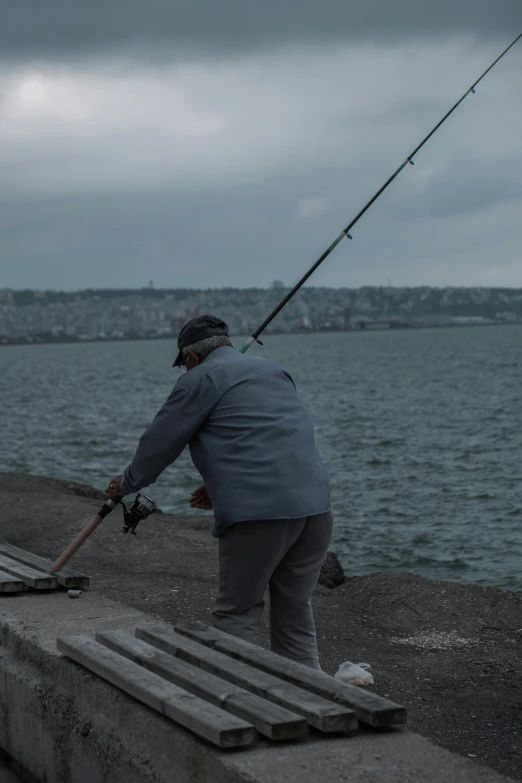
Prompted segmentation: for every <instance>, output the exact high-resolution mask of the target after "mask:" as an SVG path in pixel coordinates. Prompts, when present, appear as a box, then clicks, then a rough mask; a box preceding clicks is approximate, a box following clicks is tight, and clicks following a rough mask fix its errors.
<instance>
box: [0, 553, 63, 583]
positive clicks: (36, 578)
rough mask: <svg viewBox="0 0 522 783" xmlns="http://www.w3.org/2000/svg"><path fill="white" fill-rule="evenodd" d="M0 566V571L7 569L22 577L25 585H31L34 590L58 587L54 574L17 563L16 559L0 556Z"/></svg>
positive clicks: (8, 571) (10, 572)
mask: <svg viewBox="0 0 522 783" xmlns="http://www.w3.org/2000/svg"><path fill="white" fill-rule="evenodd" d="M0 568H1V569H2V571H7V573H8V574H13V576H16V577H18V578H19V579H23V581H24V582H25V584H26V585H27V587H32V588H33V589H34V590H53V589H55V588H56V587H58V581H57V579H55V578H54V576H49V574H45V573H44V572H43V571H36V570H35V569H34V568H29V566H26V565H22V564H21V563H17V562H16V560H11V559H10V558H9V557H3V556H0Z"/></svg>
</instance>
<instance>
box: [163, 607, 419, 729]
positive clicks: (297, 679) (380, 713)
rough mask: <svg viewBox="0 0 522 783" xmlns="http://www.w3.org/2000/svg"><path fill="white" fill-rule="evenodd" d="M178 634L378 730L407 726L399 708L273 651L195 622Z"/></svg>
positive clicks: (373, 694)
mask: <svg viewBox="0 0 522 783" xmlns="http://www.w3.org/2000/svg"><path fill="white" fill-rule="evenodd" d="M176 631H177V632H178V633H180V634H182V635H184V636H187V637H188V638H190V639H193V640H195V641H197V642H200V643H202V644H206V645H208V646H209V647H211V648H212V649H213V650H218V651H219V652H222V653H226V654H227V655H230V656H232V657H233V658H236V659H237V660H238V661H243V662H246V663H248V664H250V665H251V666H254V667H256V668H257V669H259V670H261V671H264V672H268V673H270V674H272V675H275V676H276V677H280V678H282V679H283V680H286V681H287V682H290V683H293V684H294V685H297V686H300V687H302V688H306V689H307V690H309V691H311V692H312V693H316V694H318V695H320V696H323V697H324V698H326V699H330V700H332V701H335V702H336V703H338V704H345V705H346V706H348V707H351V708H352V709H354V710H355V713H356V715H357V718H358V719H359V720H360V721H361V722H363V723H367V724H369V725H371V726H374V727H376V728H384V727H387V726H394V725H397V724H403V723H406V718H407V715H406V709H405V708H404V707H401V706H400V705H399V704H395V703H394V702H392V701H389V700H388V699H384V698H383V697H382V696H378V695H377V694H375V693H372V692H371V691H366V690H364V689H362V688H358V687H357V686H355V685H343V684H342V683H340V682H337V681H336V680H335V679H334V678H333V677H330V676H329V675H327V674H325V673H324V672H320V671H316V670H314V669H310V668H309V667H308V666H303V665H302V664H299V663H295V662H294V661H290V660H288V659H287V658H283V656H281V655H276V654H275V653H273V652H270V650H265V649H263V648H262V647H258V646H256V645H254V644H250V642H245V641H243V640H242V639H237V638H236V637H235V636H231V635H230V634H227V633H223V632H222V631H218V630H217V629H215V628H211V627H210V626H209V625H205V623H201V622H196V623H190V624H184V625H180V626H176Z"/></svg>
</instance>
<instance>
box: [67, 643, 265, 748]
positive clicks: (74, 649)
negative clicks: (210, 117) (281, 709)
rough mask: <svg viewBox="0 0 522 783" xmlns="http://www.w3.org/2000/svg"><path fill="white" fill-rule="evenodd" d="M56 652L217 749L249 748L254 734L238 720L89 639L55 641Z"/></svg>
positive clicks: (245, 724)
mask: <svg viewBox="0 0 522 783" xmlns="http://www.w3.org/2000/svg"><path fill="white" fill-rule="evenodd" d="M57 647H58V650H59V651H60V652H61V653H63V654H64V655H67V656H68V657H69V658H72V659H73V660H74V661H76V662H77V663H80V664H82V666H85V667H86V668H87V669H90V671H92V672H94V673H95V674H97V675H98V676H99V677H103V679H105V680H107V681H108V682H110V683H111V684H112V685H115V686H116V687H118V688H120V689H121V690H122V691H125V693H128V694H129V695H130V696H133V697H134V698H136V699H138V700H139V701H141V702H143V703H144V704H147V705H148V706H149V707H152V709H154V710H157V711H158V712H160V713H161V714H162V715H166V716H167V717H168V718H171V719H172V720H174V721H176V723H179V724H180V725H181V726H184V727H185V728H187V729H190V731H192V732H194V733H195V734H197V735H198V736H200V737H203V738H204V739H206V740H208V741H209V742H212V743H213V744H214V745H217V746H218V747H220V748H232V747H239V746H244V745H250V744H251V743H252V742H253V741H254V740H255V739H256V737H257V732H256V730H255V728H254V727H253V726H252V725H249V724H248V723H247V722H246V721H244V720H242V719H241V718H237V717H236V716H235V715H231V714H230V713H228V712H225V710H223V709H220V708H219V707H215V706H214V705H213V704H209V703H208V702H206V701H203V700H202V699H200V698H198V697H197V696H194V694H192V693H189V692H188V691H186V690H183V689H182V688H179V687H178V686H177V685H173V684H172V683H170V682H167V681H166V680H164V679H163V678H162V677H159V676H158V675H157V674H154V673H153V672H150V671H147V669H144V668H143V666H139V665H138V664H137V663H134V662H133V661H130V660H129V659H128V658H124V657H123V656H122V655H119V654H118V653H116V652H114V651H113V650H109V649H108V648H107V647H105V646H104V645H103V644H100V643H99V642H97V641H96V640H95V639H93V638H92V637H90V636H75V637H69V638H65V639H58V641H57Z"/></svg>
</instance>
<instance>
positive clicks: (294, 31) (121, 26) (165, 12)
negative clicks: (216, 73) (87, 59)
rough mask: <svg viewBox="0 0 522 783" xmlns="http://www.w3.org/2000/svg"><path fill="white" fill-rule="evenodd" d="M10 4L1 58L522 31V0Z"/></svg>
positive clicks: (153, 53)
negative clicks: (119, 50)
mask: <svg viewBox="0 0 522 783" xmlns="http://www.w3.org/2000/svg"><path fill="white" fill-rule="evenodd" d="M28 5H29V4H28V3H24V2H8V0H2V13H1V18H2V24H1V25H0V52H1V55H0V57H2V58H12V57H16V58H22V59H27V58H34V59H38V58H44V59H51V60H56V59H58V58H60V57H70V56H73V55H74V56H84V55H86V54H93V53H101V52H105V53H109V54H111V55H112V54H114V52H115V51H116V50H118V49H122V50H134V51H139V52H140V53H141V55H142V56H143V57H152V58H156V57H161V56H162V57H166V58H167V59H184V58H186V57H188V56H190V57H199V58H201V57H205V56H210V57H214V56H215V55H216V54H218V53H219V54H226V55H227V56H230V55H231V53H233V52H243V53H244V52H245V51H252V50H253V49H255V48H267V47H269V48H270V47H274V46H279V45H281V44H286V43H289V42H293V43H297V44H299V45H302V44H303V43H304V44H306V43H313V42H317V41H326V40H332V41H333V40H337V41H360V40H365V39H374V40H383V39H387V40H393V39H395V40H396V39H404V38H407V37H411V36H418V35H419V34H420V35H422V36H430V37H436V36H438V35H440V34H445V35H447V34H452V35H456V34H459V33H472V34H476V35H479V36H483V37H487V38H491V37H498V36H500V35H502V36H509V35H512V36H513V37H514V35H516V34H517V33H518V32H520V31H521V28H522V6H521V4H520V0H459V2H455V0H438V2H436V3H433V2H432V3H426V2H419V0H400V2H390V0H360V1H359V2H353V0H352V2H347V0H321V2H317V0H299V2H296V0H263V2H259V0H219V2H217V0H176V2H172V0H114V1H113V2H105V0H91V1H90V2H70V0H45V2H32V3H30V10H29V7H28Z"/></svg>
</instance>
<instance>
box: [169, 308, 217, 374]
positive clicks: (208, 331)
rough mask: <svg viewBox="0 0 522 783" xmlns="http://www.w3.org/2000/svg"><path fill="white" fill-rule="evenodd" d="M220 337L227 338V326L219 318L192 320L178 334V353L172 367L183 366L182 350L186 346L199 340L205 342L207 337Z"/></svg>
mask: <svg viewBox="0 0 522 783" xmlns="http://www.w3.org/2000/svg"><path fill="white" fill-rule="evenodd" d="M221 336H222V337H228V326H227V325H226V323H225V322H224V321H222V320H221V318H217V317H216V316H215V315H198V317H197V318H193V319H192V321H189V322H188V324H185V326H184V327H183V328H182V330H181V331H180V333H179V334H178V348H179V353H178V355H177V357H176V361H175V362H174V364H173V365H172V366H173V367H179V366H180V364H183V350H184V349H185V348H186V347H187V346H189V345H193V344H194V343H199V341H200V340H205V339H206V338H207V337H221Z"/></svg>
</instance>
